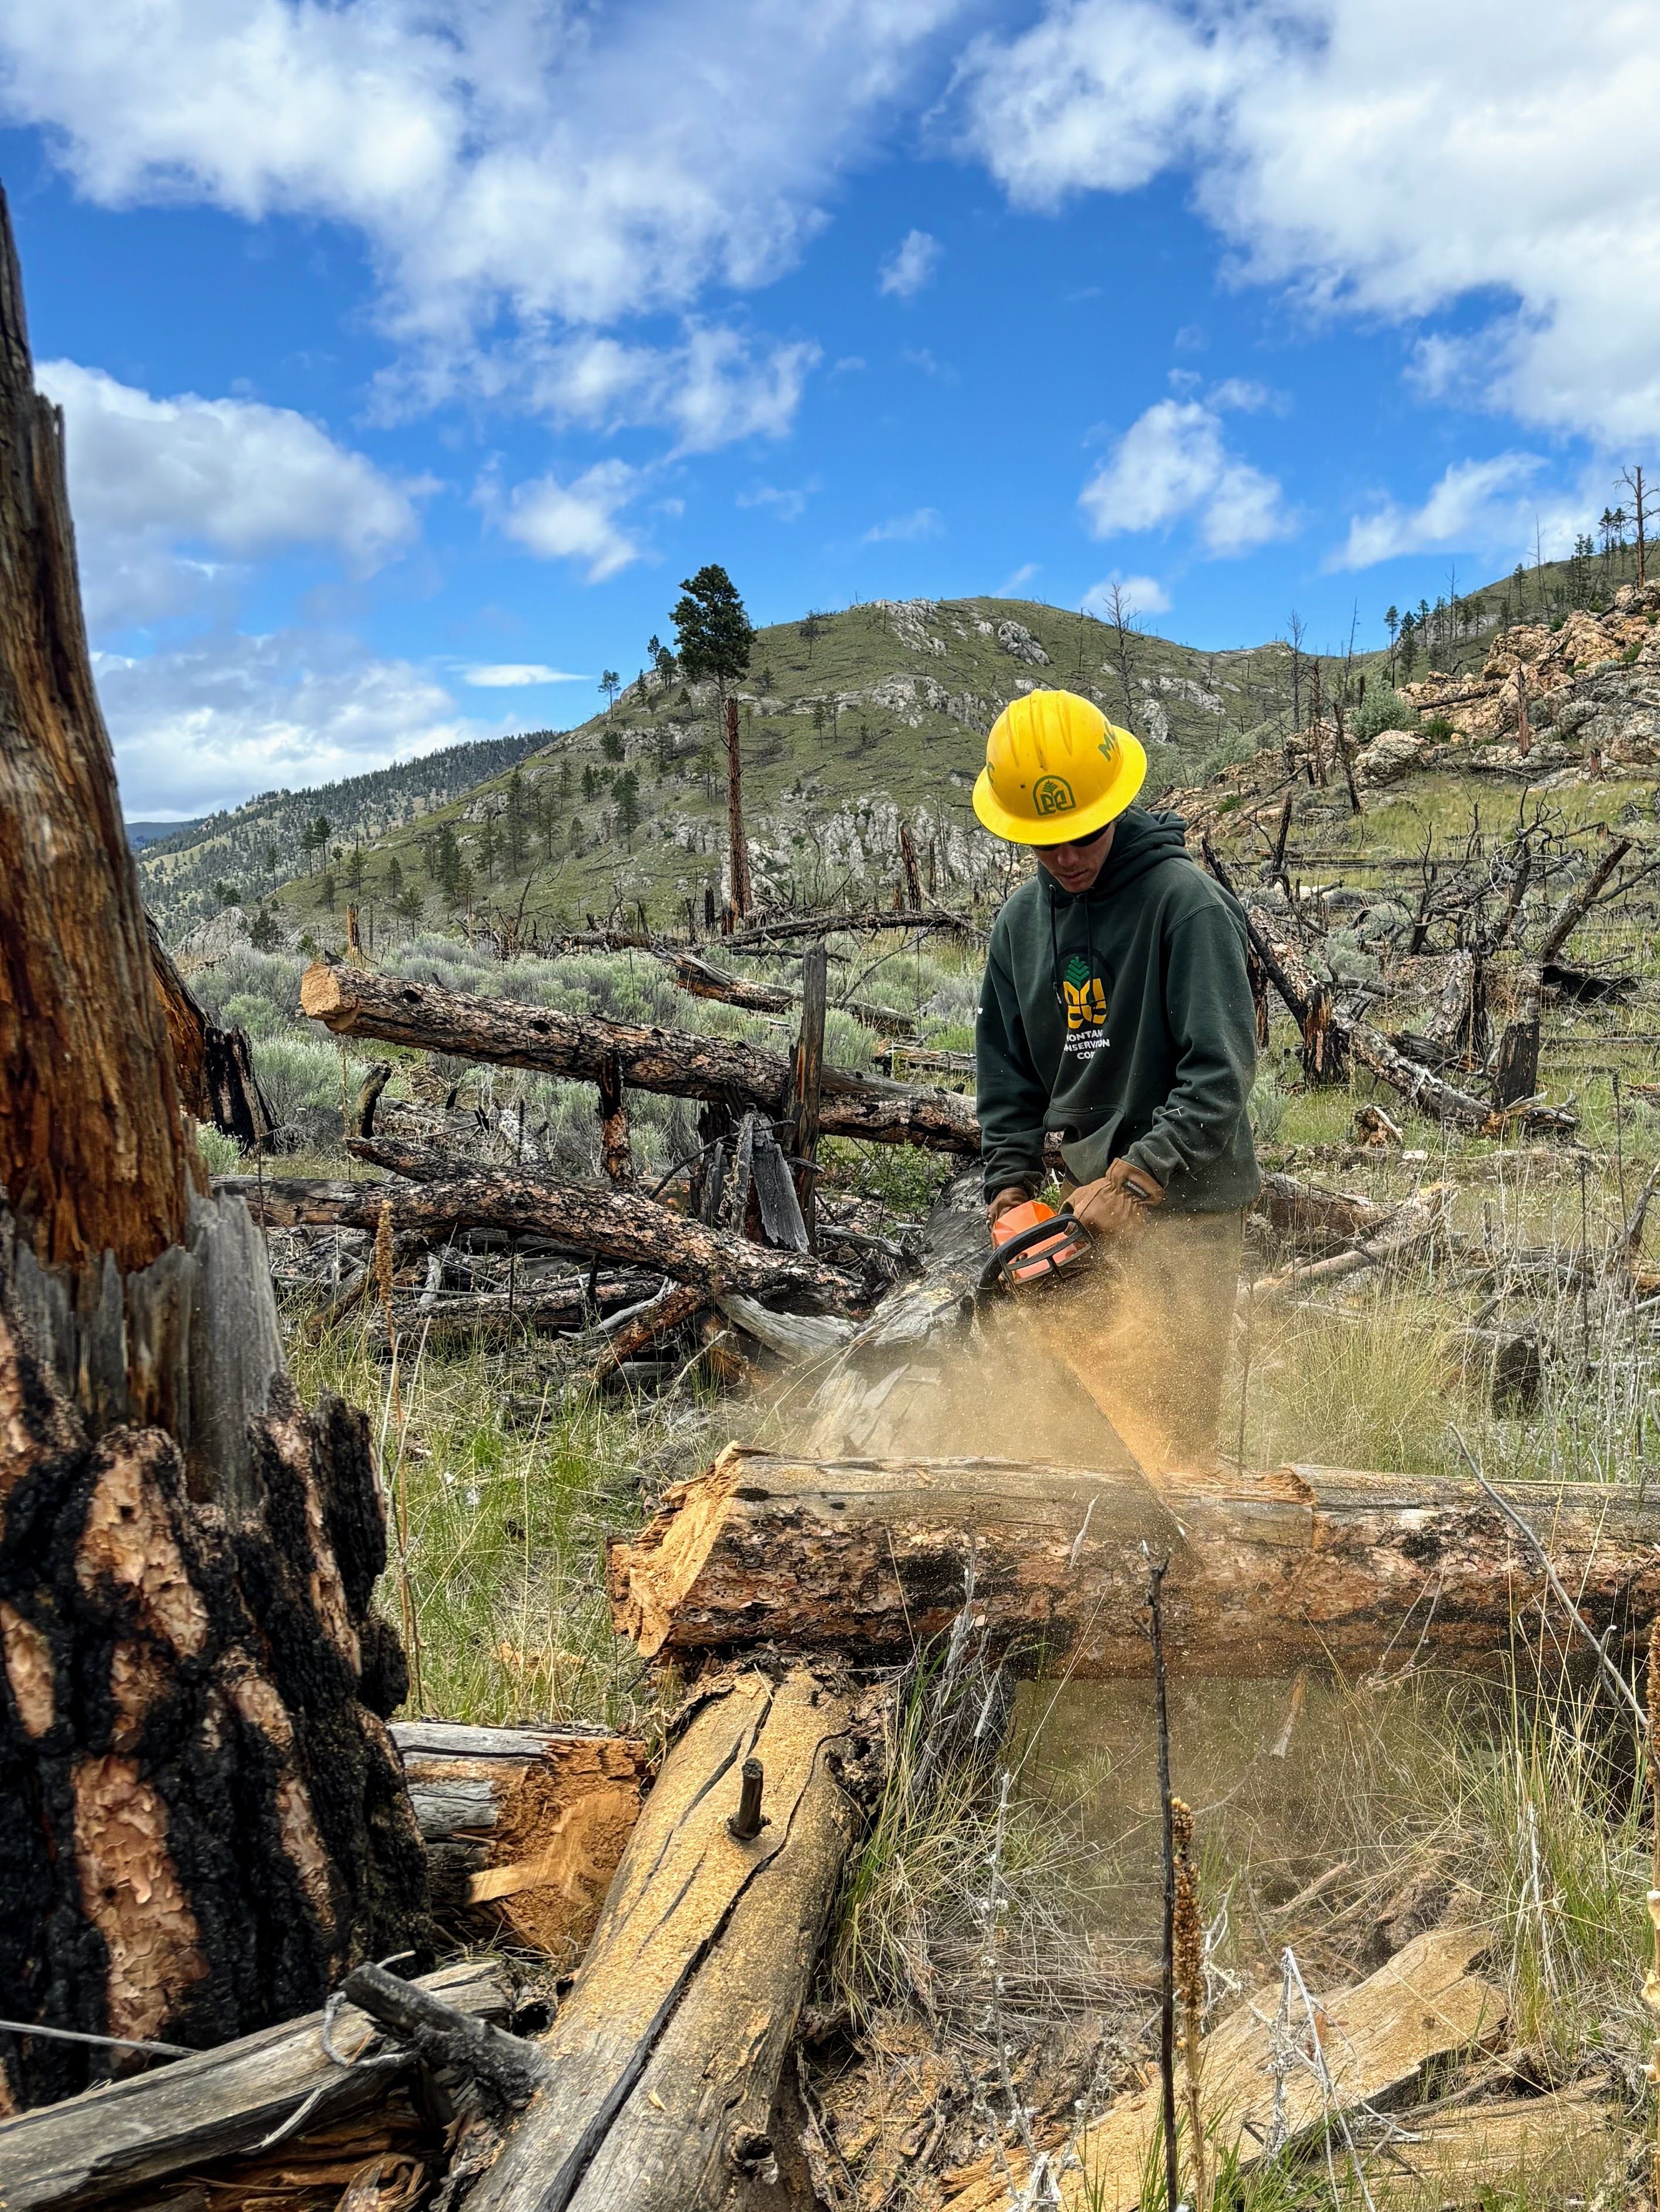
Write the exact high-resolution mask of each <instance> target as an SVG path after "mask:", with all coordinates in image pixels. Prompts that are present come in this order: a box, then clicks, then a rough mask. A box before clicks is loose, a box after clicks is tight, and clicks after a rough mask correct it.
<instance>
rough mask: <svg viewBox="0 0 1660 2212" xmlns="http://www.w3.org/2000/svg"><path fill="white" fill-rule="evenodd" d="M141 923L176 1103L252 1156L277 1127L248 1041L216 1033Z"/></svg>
mask: <svg viewBox="0 0 1660 2212" xmlns="http://www.w3.org/2000/svg"><path fill="white" fill-rule="evenodd" d="M144 920H145V922H146V924H147V926H148V930H149V947H150V964H151V968H152V969H153V971H154V973H155V982H156V987H157V989H158V990H159V991H160V992H161V1005H162V1008H163V1012H164V1013H165V1015H166V1018H167V1036H168V1038H169V1040H170V1042H171V1043H172V1046H173V1068H174V1071H175V1073H176V1074H177V1076H178V1079H179V1101H180V1103H181V1104H182V1105H183V1107H184V1109H185V1112H186V1113H187V1114H193V1115H195V1116H196V1118H197V1120H198V1121H210V1122H212V1124H213V1126H214V1127H215V1128H216V1129H221V1130H222V1131H223V1132H224V1133H225V1135H226V1136H228V1137H234V1138H235V1139H236V1141H237V1143H238V1144H239V1145H240V1146H241V1147H242V1149H243V1151H244V1152H252V1151H253V1150H254V1149H255V1147H256V1146H259V1145H263V1144H264V1143H265V1140H266V1139H267V1138H268V1137H269V1136H270V1135H271V1131H272V1130H273V1129H274V1128H275V1127H276V1126H277V1117H276V1115H274V1114H273V1113H272V1112H271V1106H270V1104H269V1103H268V1102H267V1100H266V1097H265V1093H264V1092H263V1091H261V1090H260V1088H259V1079H258V1076H257V1075H256V1074H255V1073H254V1072H253V1045H252V1040H251V1039H250V1037H249V1036H248V1033H247V1031H246V1030H243V1029H228V1030H222V1029H221V1028H220V1026H219V1024H218V1023H217V1022H216V1021H215V1020H214V1018H213V1017H212V1016H211V1015H210V1013H209V1012H208V1010H207V1008H206V1007H205V1006H204V1005H203V1004H202V1002H201V1000H199V999H198V997H197V995H196V994H195V992H194V991H192V989H191V987H190V986H189V984H188V983H186V982H185V979H184V977H183V976H182V975H180V974H179V970H178V969H177V968H176V967H175V966H174V965H173V955H172V954H171V953H170V952H169V951H167V946H166V945H163V944H162V942H161V933H160V932H159V931H158V930H157V928H156V927H155V921H154V920H153V918H152V917H151V916H150V915H145V917H144Z"/></svg>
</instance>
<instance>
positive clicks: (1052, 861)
mask: <svg viewBox="0 0 1660 2212" xmlns="http://www.w3.org/2000/svg"><path fill="white" fill-rule="evenodd" d="M1117 826H1118V825H1117V823H1116V822H1110V823H1108V824H1107V826H1106V828H1105V829H1104V830H1103V831H1102V832H1101V834H1100V836H1098V837H1091V839H1090V841H1089V842H1088V843H1087V844H1085V845H1039V846H1037V848H1036V851H1037V865H1038V866H1039V867H1040V868H1042V869H1043V872H1044V873H1045V874H1046V875H1050V876H1053V877H1054V878H1055V882H1056V883H1057V884H1060V886H1061V890H1063V891H1070V892H1071V893H1072V894H1073V896H1074V897H1076V896H1077V895H1078V893H1079V891H1086V890H1089V888H1090V886H1091V884H1093V883H1094V881H1095V879H1096V878H1097V877H1098V875H1099V874H1100V872H1101V871H1102V869H1103V867H1104V866H1105V865H1106V859H1107V855H1108V854H1109V853H1110V852H1111V850H1112V836H1113V831H1114V830H1115V829H1116V828H1117Z"/></svg>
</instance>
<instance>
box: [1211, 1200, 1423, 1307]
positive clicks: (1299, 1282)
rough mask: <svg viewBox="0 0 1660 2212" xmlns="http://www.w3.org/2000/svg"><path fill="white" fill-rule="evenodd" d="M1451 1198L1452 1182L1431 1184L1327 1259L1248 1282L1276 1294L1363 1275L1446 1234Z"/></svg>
mask: <svg viewBox="0 0 1660 2212" xmlns="http://www.w3.org/2000/svg"><path fill="white" fill-rule="evenodd" d="M1452 1197H1453V1186H1452V1185H1451V1184H1450V1183H1432V1184H1431V1185H1430V1186H1429V1187H1428V1188H1426V1189H1424V1190H1420V1191H1419V1192H1418V1193H1417V1194H1415V1195H1414V1197H1412V1198H1409V1199H1407V1200H1403V1201H1402V1204H1401V1205H1399V1206H1392V1207H1390V1208H1389V1209H1388V1210H1387V1212H1385V1215H1384V1218H1383V1220H1382V1221H1381V1222H1380V1223H1379V1224H1378V1225H1377V1228H1376V1229H1375V1230H1373V1231H1371V1234H1370V1235H1368V1236H1366V1237H1363V1238H1362V1239H1361V1240H1360V1241H1359V1243H1353V1244H1351V1245H1350V1246H1349V1247H1348V1249H1347V1250H1345V1251H1341V1252H1335V1253H1332V1254H1330V1255H1328V1257H1327V1258H1325V1259H1323V1260H1305V1261H1300V1262H1299V1263H1298V1265H1296V1266H1294V1267H1287V1268H1286V1269H1284V1270H1283V1271H1282V1272H1281V1273H1279V1274H1277V1275H1261V1276H1259V1277H1258V1278H1257V1279H1256V1281H1255V1282H1254V1283H1253V1284H1252V1285H1250V1296H1251V1297H1254V1298H1262V1297H1279V1296H1280V1295H1281V1294H1282V1293H1283V1292H1285V1291H1288V1290H1291V1289H1293V1288H1302V1287H1305V1286H1306V1285H1309V1284H1310V1283H1319V1282H1327V1283H1329V1282H1336V1281H1338V1280H1339V1279H1341V1277H1343V1276H1345V1275H1354V1274H1359V1273H1360V1271H1361V1269H1362V1268H1364V1267H1379V1266H1382V1265H1383V1263H1384V1262H1385V1261H1390V1260H1401V1259H1404V1258H1407V1257H1408V1256H1410V1255H1414V1254H1416V1253H1420V1252H1423V1251H1426V1250H1427V1249H1429V1248H1430V1247H1431V1246H1432V1245H1433V1244H1435V1243H1437V1242H1438V1240H1440V1239H1442V1238H1444V1235H1445V1231H1446V1221H1447V1214H1448V1211H1449V1209H1450V1206H1451V1203H1452Z"/></svg>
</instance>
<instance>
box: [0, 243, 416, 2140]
mask: <svg viewBox="0 0 1660 2212" xmlns="http://www.w3.org/2000/svg"><path fill="white" fill-rule="evenodd" d="M0 860H3V866H0V1067H3V1076H4V1079H3V1081H0V1183H3V1187H4V1192H5V1196H6V1200H7V1203H8V1208H9V1210H7V1211H5V1212H4V1213H3V1220H0V1377H3V1382H0V1390H3V1395H4V1398H5V1401H6V1403H7V1405H8V1407H9V1409H10V1417H9V1424H8V1427H7V1431H6V1434H5V1437H4V1438H3V1440H0V1500H3V1503H4V1520H3V1524H0V1658H3V1671H4V1678H5V1694H4V1696H3V1699H0V1897H3V1900H4V1901H3V1906H0V1988H3V1989H4V1990H5V1991H6V1992H7V2002H6V2006H5V2010H6V2011H7V2013H8V2014H9V2015H11V2016H13V2017H15V2018H21V2019H23V2020H27V2021H40V2022H41V2023H42V2024H43V2025H54V2026H58V2027H65V2028H71V2029H79V2030H82V2031H85V2032H88V2033H93V2034H100V2033H111V2034H114V2035H118V2036H125V2037H134V2038H140V2039H159V2040H162V2041H168V2042H176V2043H185V2044H210V2043H216V2042H220V2041H222V2040H223V2039H225V2038H227V2037H228V2036H234V2035H237V2034H240V2033H245V2032H246V2030H248V2029H250V2028H253V2027H259V2026H262V2025H263V2024H264V2023H265V2022H267V2021H271V2020H274V2019H280V2018H282V2017H283V2016H284V2015H287V2014H291V2013H294V2012H296V2011H299V2010H302V2009H303V2008H306V2007H307V2006H308V2005H312V2004H315V2003H317V2002H319V2001H320V1999H321V1998H322V1996H324V1995H325V1992H326V1991H327V1990H329V1989H330V1988H331V1986H332V1985H333V1984H335V1983H336V1982H337V1980H338V1979H339V1978H340V1977H341V1975H342V1974H344V1972H346V1971H347V1969H348V1968H349V1967H350V1965H351V1964H352V1963H353V1961H354V1960H356V1958H358V1957H360V1956H362V1955H363V1954H365V1953H366V1952H368V1953H373V1952H376V1951H385V1950H387V1949H395V1948H401V1947H402V1945H403V1944H404V1942H405V1941H406V1939H407V1936H408V1932H409V1929H410V1923H411V1921H412V1919H414V1918H416V1917H418V1916H419V1914H420V1913H421V1911H423V1904H424V1894H425V1866H424V1860H423V1855H422V1852H421V1848H420V1838H419V1836H418V1834H417V1831H416V1826H415V1822H414V1818H413V1815H412V1814H411V1813H410V1808H409V1800H408V1797H407V1795H406V1794H405V1791H404V1782H403V1777H402V1774H401V1772H400V1771H399V1769H398V1761H397V1757H396V1754H395V1753H394V1752H393V1749H392V1743H391V1740H390V1738H389V1737H388V1736H387V1734H386V1727H385V1723H384V1718H383V1717H384V1716H385V1715H386V1714H389V1713H390V1712H391V1711H392V1710H393V1709H394V1708H395V1706H396V1705H397V1704H398V1700H399V1699H400V1698H401V1697H402V1695H403V1692H404V1669H403V1662H402V1656H401V1653H400V1651H399V1649H398V1642H397V1639H396V1638H395V1637H394V1636H392V1633H391V1632H390V1631H388V1630H387V1629H386V1627H385V1626H384V1625H383V1624H381V1623H380V1621H379V1620H377V1619H376V1618H375V1617H374V1614H373V1613H372V1612H371V1610H370V1605H369V1599H370V1592H371V1590H372V1589H373V1587H374V1581H375V1578H376V1577H377V1575H378V1574H379V1573H380V1570H381V1567H382V1566H383V1565H384V1562H385V1536H384V1529H383V1526H382V1522H381V1509H380V1497H379V1492H378V1490H377V1487H376V1484H375V1479H374V1466H373V1462H372V1459H371V1456H370V1451H369V1444H368V1425H367V1423H366V1422H365V1421H364V1420H363V1419H362V1416H361V1415H359V1414H357V1413H351V1412H350V1411H348V1410H347V1408H346V1407H344V1406H341V1405H340V1404H338V1402H337V1401H326V1402H325V1405H324V1406H323V1407H322V1408H321V1409H320V1410H319V1413H316V1414H314V1415H310V1414H307V1413H305V1412H304V1411H303V1410H302V1409H301V1406H300V1404H299V1402H298V1401H297V1399H296V1398H295V1394H294V1392H293V1390H292V1389H291V1388H290V1386H289V1383H288V1382H287V1380H286V1378H285V1377H284V1376H283V1362H282V1353H281V1347H280V1344H279V1340H278V1336H277V1314H276V1308H275V1304H274V1303H273V1300H272V1296H271V1278H270V1273H269V1269H268V1267H267V1265H266V1261H265V1253H264V1249H263V1246H262V1244H261V1242H260V1239H259V1237H258V1235H257V1234H256V1233H255V1231H253V1229H252V1225H251V1224H250V1222H249V1220H248V1217H247V1213H246V1209H245V1208H244V1207H243V1206H240V1205H239V1204H237V1203H236V1202H235V1201H234V1200H231V1201H220V1200H214V1199H212V1198H210V1197H209V1196H207V1195H206V1190H207V1184H206V1177H205V1176H204V1174H203V1172H202V1169H201V1164H200V1162H199V1160H198V1158H197V1155H196V1152H195V1148H194V1146H193V1145H192V1142H191V1140H190V1139H189V1136H188V1133H187V1131H186V1128H185V1122H184V1120H183V1117H182V1115H181V1111H180V1099H179V1080H178V1077H177V1075H176V1073H175V1069H174V1055H173V1049H172V1047H171V1044H170V1041H169V1036H168V1031H167V1020H166V1013H165V1010H164V1005H163V999H162V994H161V992H160V991H158V989H157V988H156V987H155V981H154V980H153V977H154V968H153V958H152V954H151V951H150V945H149V939H148V936H147V933H146V928H145V922H144V916H143V908H142V906H141V904H140V902H139V897H138V886H137V873H136V871H135V868H134V866H133V862H132V859H131V854H130V853H129V852H128V850H127V847H126V842H125V836H124V834H123V830H122V825H121V812H120V806H119V801H118V798H117V793H116V783H115V769H114V763H113V760H112V757H111V753H110V747H109V740H108V738H107V737H106V733H105V730H104V725H103V721H102V718H101V716H100V713H99V708H98V702H97V699H96V696H95V694H94V689H93V682H92V673H91V668H90V665H89V661H88V653H87V644H86V637H85V633H84V630H83V628H82V619H81V609H80V603H79V597H78V593H77V589H76V568H75V552H74V543H73V537H72V533H71V530H70V520H69V513H68V509H67V505H66V501H65V497H64V464H63V445H62V427H61V422H60V420H59V418H58V414H57V411H56V410H54V409H53V408H52V407H51V406H50V405H49V404H47V403H46V401H45V400H43V399H41V398H40V397H39V396H38V395H37V394H36V393H35V392H34V390H33V370H32V368H31V365H30V361H29V354H28V347H27V338H26V336H25V331H24V322H23V310H22V299H21V288H20V281H19V276H18V270H17V264H16V259H15V253H14V251H13V247H12V241H11V234H10V229H9V222H7V221H6V220H5V219H4V217H3V210H0ZM108 2063H109V2062H108V2057H107V2054H96V2055H94V2054H92V2053H89V2051H88V2050H87V2049H86V2048H84V2047H81V2046H76V2045H71V2044H66V2043H61V2042H52V2041H48V2040H46V2039H43V2038H34V2039H21V2038H15V2037H11V2036H7V2037H5V2038H3V2039H0V2102H5V2103H8V2104H15V2103H27V2102H32V2101H36V2100H41V2099H46V2098H52V2097H60V2096H63V2095H64V2094H66V2093H69V2092H70V2091H72V2090H75V2089H76V2088H79V2087H82V2086H83V2085H84V2084H85V2083H86V2081H88V2079H89V2078H91V2077H92V2076H93V2075H94V2073H101V2072H106V2071H107V2070H108Z"/></svg>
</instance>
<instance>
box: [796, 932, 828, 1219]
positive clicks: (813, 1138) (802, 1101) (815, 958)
mask: <svg viewBox="0 0 1660 2212" xmlns="http://www.w3.org/2000/svg"><path fill="white" fill-rule="evenodd" d="M829 987H830V962H829V959H828V957H827V956H826V953H825V950H824V939H822V938H821V939H819V941H818V944H817V945H809V946H808V948H807V952H806V958H805V959H804V961H803V962H802V963H801V1030H800V1036H798V1037H797V1039H796V1041H795V1059H794V1062H793V1064H792V1066H791V1070H790V1112H791V1116H792V1120H793V1122H794V1127H793V1128H792V1130H791V1133H790V1147H789V1148H790V1150H791V1152H793V1153H794V1156H795V1195H796V1198H797V1200H798V1202H799V1203H800V1209H801V1220H802V1224H803V1226H804V1229H805V1231H806V1239H807V1245H808V1249H810V1250H812V1251H816V1250H817V1249H818V1233H817V1232H818V1197H817V1192H818V1130H819V1124H820V1121H822V1119H823V1115H824V1011H825V999H826V995H827V994H828V991H829Z"/></svg>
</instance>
